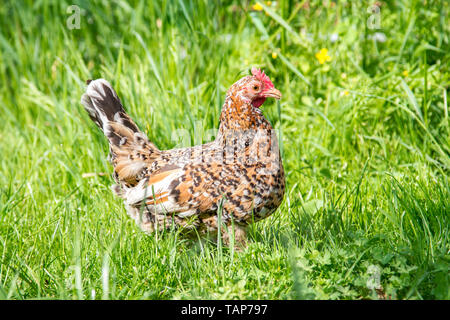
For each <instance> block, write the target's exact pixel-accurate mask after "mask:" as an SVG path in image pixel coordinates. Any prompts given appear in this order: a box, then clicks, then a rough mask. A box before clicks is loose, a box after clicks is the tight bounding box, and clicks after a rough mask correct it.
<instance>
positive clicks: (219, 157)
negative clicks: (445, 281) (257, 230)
mask: <svg viewBox="0 0 450 320" xmlns="http://www.w3.org/2000/svg"><path fill="white" fill-rule="evenodd" d="M268 97H273V98H276V99H280V98H281V94H280V92H279V91H278V90H277V89H275V87H274V85H273V84H272V82H271V80H270V79H269V77H268V76H267V75H265V74H264V72H262V71H261V70H259V69H256V68H253V69H252V75H250V76H245V77H243V78H241V79H240V80H239V81H237V82H236V83H234V84H233V85H232V86H231V88H230V89H229V90H228V92H227V95H226V98H225V103H224V104H223V107H222V112H221V115H220V126H219V130H218V133H217V135H216V139H215V140H214V141H212V142H209V143H206V144H203V145H199V146H194V147H189V148H181V149H172V150H159V149H158V148H157V147H156V146H155V145H154V144H153V143H152V142H150V141H149V140H148V138H147V136H146V135H145V134H144V133H143V132H142V131H140V130H139V128H138V127H137V125H136V124H135V123H134V122H133V120H131V118H130V117H129V116H128V115H127V114H126V113H125V110H124V108H123V106H122V103H121V101H120V99H119V97H118V96H117V94H116V92H115V91H114V89H113V88H112V86H111V85H110V84H109V83H108V82H107V81H106V80H104V79H98V80H94V81H88V87H87V90H86V93H85V94H83V96H82V98H81V102H82V104H83V105H84V107H85V109H86V111H87V112H88V113H89V116H90V118H91V119H92V120H93V121H94V122H95V123H96V124H97V126H98V127H99V128H100V129H101V130H102V131H103V133H104V134H105V136H106V137H107V138H108V141H109V146H110V155H109V158H110V161H111V164H112V165H113V167H114V179H115V181H116V182H117V184H116V185H114V186H113V187H112V189H113V191H114V192H115V193H116V194H117V195H118V196H119V197H121V198H123V199H124V203H125V206H126V209H127V212H128V214H129V215H130V216H131V217H132V218H133V219H134V220H135V221H136V223H137V224H138V225H139V226H140V227H141V229H142V230H144V231H146V232H153V231H154V230H155V229H158V230H162V229H170V228H171V227H176V228H182V231H183V232H185V233H186V234H191V235H195V236H196V235H202V234H214V233H216V234H217V230H218V224H219V221H221V222H222V223H223V225H224V226H226V227H224V228H221V230H222V232H223V233H222V236H223V239H224V240H225V242H229V240H230V238H231V237H230V235H231V234H234V238H233V239H235V241H236V243H237V244H243V245H244V244H245V240H246V235H245V229H246V226H248V224H249V223H253V222H256V221H258V220H261V219H264V218H266V217H268V216H269V215H270V214H272V213H273V212H274V211H275V210H276V209H277V208H278V206H279V205H280V203H281V201H282V199H283V195H284V189H285V179H284V170H283V165H282V161H281V156H280V151H279V147H278V141H277V137H276V134H275V131H274V129H273V128H272V126H271V125H270V123H269V122H268V121H267V120H266V119H265V117H264V115H263V114H262V112H261V110H260V106H261V105H262V104H263V103H264V101H265V100H266V98H268ZM219 213H221V214H220V219H219ZM232 226H234V229H233V228H232Z"/></svg>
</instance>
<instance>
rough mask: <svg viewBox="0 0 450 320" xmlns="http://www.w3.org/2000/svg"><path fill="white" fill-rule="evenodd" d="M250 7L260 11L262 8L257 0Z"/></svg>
mask: <svg viewBox="0 0 450 320" xmlns="http://www.w3.org/2000/svg"><path fill="white" fill-rule="evenodd" d="M252 9H253V10H255V11H262V10H263V7H262V5H261V4H260V3H259V2H257V3H255V4H254V5H253V6H252Z"/></svg>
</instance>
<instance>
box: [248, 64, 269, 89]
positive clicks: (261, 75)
mask: <svg viewBox="0 0 450 320" xmlns="http://www.w3.org/2000/svg"><path fill="white" fill-rule="evenodd" d="M252 75H253V76H254V77H255V78H256V79H258V80H259V81H261V82H263V83H264V89H271V88H273V87H274V85H273V83H272V81H270V78H269V77H268V76H267V75H265V74H264V71H261V70H260V69H258V68H255V67H253V68H252Z"/></svg>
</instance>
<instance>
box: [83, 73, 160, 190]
mask: <svg viewBox="0 0 450 320" xmlns="http://www.w3.org/2000/svg"><path fill="white" fill-rule="evenodd" d="M87 83H88V87H87V89H86V93H84V94H83V96H82V97H81V103H82V104H83V106H84V108H85V109H86V111H87V112H88V114H89V117H90V118H91V119H92V121H93V122H94V123H95V124H96V125H97V126H98V127H99V128H100V129H101V130H102V131H103V133H104V134H105V136H106V138H107V139H108V141H109V146H110V155H109V160H110V162H111V164H112V165H113V166H114V177H115V179H116V181H117V182H118V183H119V184H120V185H121V187H122V186H125V187H131V186H133V185H136V184H137V183H139V181H140V180H141V179H142V178H143V175H144V174H145V172H144V171H145V167H146V165H147V164H148V161H149V160H151V159H152V158H154V156H156V155H157V154H158V153H159V152H160V151H159V150H158V148H157V147H156V146H155V145H154V144H153V143H151V142H150V141H149V140H148V138H147V136H146V135H145V134H144V133H143V132H141V131H140V130H139V128H138V126H137V125H136V124H135V123H134V121H133V120H132V119H131V118H130V117H129V116H128V115H127V114H126V112H125V109H124V108H123V106H122V102H121V101H120V99H119V97H118V96H117V93H116V92H115V91H114V89H113V87H112V86H111V85H110V84H109V82H108V81H106V80H104V79H97V80H92V81H90V80H88V82H87ZM115 191H116V193H119V192H117V190H115ZM119 195H120V194H119Z"/></svg>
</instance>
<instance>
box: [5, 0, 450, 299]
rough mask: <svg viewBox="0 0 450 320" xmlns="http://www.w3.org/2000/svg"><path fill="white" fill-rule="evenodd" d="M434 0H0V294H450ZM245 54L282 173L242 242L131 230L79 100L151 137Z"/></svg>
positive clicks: (448, 158) (241, 63) (165, 142)
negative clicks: (89, 88) (106, 89)
mask: <svg viewBox="0 0 450 320" xmlns="http://www.w3.org/2000/svg"><path fill="white" fill-rule="evenodd" d="M449 7H450V6H449V2H448V1H444V0H442V1H430V0H411V1H409V0H399V1H379V2H374V1H346V0H343V1H315V0H310V1H307V0H303V1H289V0H280V1H272V2H270V1H264V2H263V1H261V2H259V3H258V2H254V1H251V2H249V1H243V2H240V1H207V0H199V1H181V0H180V1H149V2H146V1H138V0H134V1H129V2H128V1H121V0H116V1H101V0H98V1H76V0H73V1H69V2H67V1H52V0H42V1H31V0H29V1H3V2H2V5H1V6H0V25H1V28H0V83H1V85H0V120H1V121H0V299H449V298H450V289H449V288H450V287H449V262H450V257H449V253H450V251H449V250H450V247H449V218H450V201H449V199H450V185H449V170H450V126H449V125H450V123H449V115H448V98H449V80H450V72H449V63H450V61H449V58H450V45H449V41H450V39H449V37H450V33H449V31H450V24H449V21H448V13H449ZM252 66H256V67H260V68H262V69H264V70H265V71H266V73H267V74H268V75H269V76H270V77H271V79H272V81H273V83H274V84H275V86H276V87H277V88H278V89H279V90H280V91H281V92H282V94H283V98H282V99H281V100H280V101H279V102H275V101H273V100H272V101H268V102H266V104H265V105H264V106H263V107H262V110H263V113H264V114H265V116H266V117H267V118H268V119H269V120H270V121H271V123H272V125H273V126H274V128H276V129H277V133H278V138H279V140H280V144H281V146H282V156H283V161H284V168H285V171H286V183H287V190H286V195H285V198H284V201H283V203H282V205H281V206H280V208H279V209H278V210H277V211H276V212H275V213H274V214H273V215H272V216H271V217H270V218H268V219H266V220H263V221H261V222H258V223H256V224H254V225H252V227H251V229H250V236H249V238H250V240H249V245H248V247H247V248H246V249H245V250H243V251H242V252H238V251H235V250H234V249H233V248H229V247H227V246H223V245H221V244H220V243H219V244H216V243H214V242H198V241H191V240H186V239H183V238H182V237H180V236H179V234H178V233H177V232H174V231H173V232H164V233H157V234H154V235H147V234H144V233H142V232H141V231H140V230H139V229H138V227H137V226H136V225H135V223H134V221H133V220H131V219H130V218H129V217H128V216H127V214H126V211H125V208H124V206H123V203H122V201H121V200H120V199H118V198H116V197H115V196H114V195H113V194H112V192H111V190H110V188H109V187H110V185H111V184H112V183H113V179H112V177H111V172H112V169H111V166H110V164H109V163H108V161H107V159H106V156H107V153H108V146H107V142H106V139H104V137H103V135H102V133H101V132H100V131H99V130H98V129H97V128H96V127H95V125H94V124H93V123H92V122H91V121H90V119H89V117H88V115H87V113H86V112H85V111H84V109H83V107H82V105H81V104H80V98H81V95H82V94H83V92H84V90H85V88H86V84H85V81H86V80H87V79H95V78H100V77H101V78H105V79H108V80H109V81H110V82H111V83H112V85H113V86H114V88H115V89H116V90H117V91H118V94H119V96H120V97H121V99H122V102H123V104H124V106H125V108H126V110H127V111H128V112H129V114H130V115H131V116H132V118H133V119H134V120H136V122H137V123H138V125H139V126H140V128H141V129H143V130H144V131H145V132H146V133H147V135H148V137H149V138H150V139H151V141H153V142H154V143H155V144H156V145H157V146H158V147H159V148H161V149H169V148H173V147H175V146H177V145H178V144H179V141H177V139H175V138H176V137H174V135H173V133H174V132H176V131H177V130H179V129H184V130H186V132H188V135H189V136H188V140H190V141H191V143H193V144H194V143H200V142H207V141H208V139H211V138H210V137H208V136H207V135H206V134H205V135H203V136H202V135H201V136H200V137H198V136H196V135H194V132H199V130H200V132H205V133H206V132H210V130H211V129H215V128H218V125H219V115H220V110H221V106H222V103H223V100H224V97H225V92H226V90H227V89H228V87H229V86H231V84H233V83H234V82H235V81H236V80H237V79H239V78H240V77H242V76H243V75H246V74H248V73H249V70H250V68H251V67H252Z"/></svg>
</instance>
